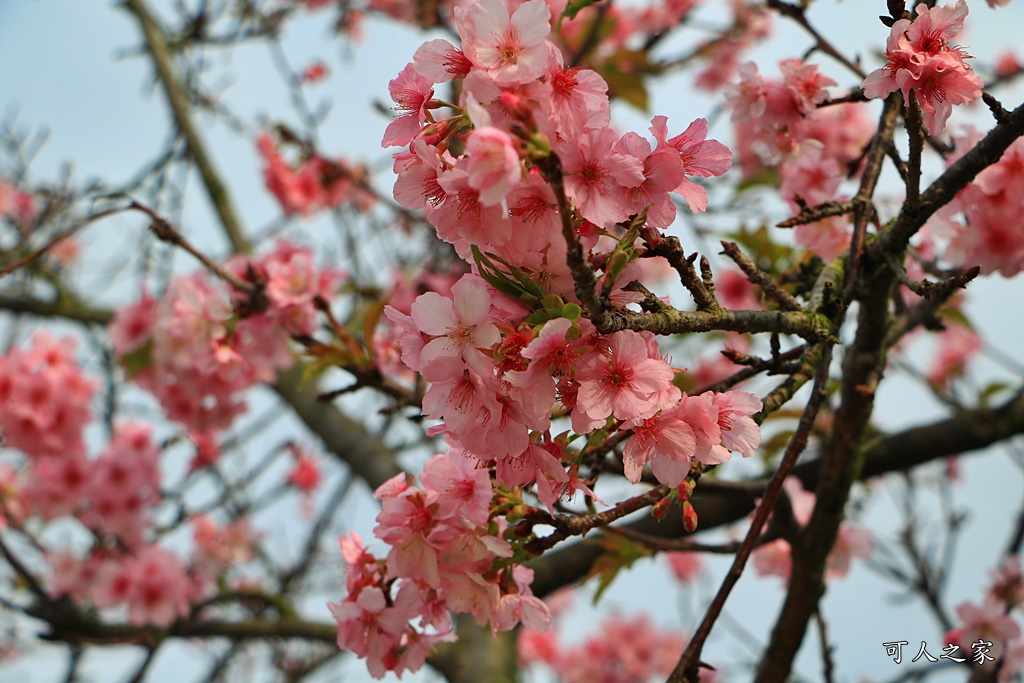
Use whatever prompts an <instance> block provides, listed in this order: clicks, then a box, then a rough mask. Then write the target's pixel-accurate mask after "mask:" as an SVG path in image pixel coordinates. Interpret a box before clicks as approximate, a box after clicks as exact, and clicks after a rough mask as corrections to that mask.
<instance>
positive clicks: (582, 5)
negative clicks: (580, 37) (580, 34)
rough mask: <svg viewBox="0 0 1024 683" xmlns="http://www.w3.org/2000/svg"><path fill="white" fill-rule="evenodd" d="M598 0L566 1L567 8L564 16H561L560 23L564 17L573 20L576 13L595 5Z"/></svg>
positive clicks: (563, 13)
mask: <svg viewBox="0 0 1024 683" xmlns="http://www.w3.org/2000/svg"><path fill="white" fill-rule="evenodd" d="M597 2H598V0H570V1H569V2H568V3H566V5H565V10H564V11H563V12H562V16H561V17H559V23H561V20H562V19H568V20H569V21H572V20H573V19H575V18H576V15H577V14H579V13H580V11H582V10H585V9H586V8H588V7H590V6H592V5H595V4H596V3H597Z"/></svg>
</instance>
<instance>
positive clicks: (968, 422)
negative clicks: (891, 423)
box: [530, 395, 1024, 596]
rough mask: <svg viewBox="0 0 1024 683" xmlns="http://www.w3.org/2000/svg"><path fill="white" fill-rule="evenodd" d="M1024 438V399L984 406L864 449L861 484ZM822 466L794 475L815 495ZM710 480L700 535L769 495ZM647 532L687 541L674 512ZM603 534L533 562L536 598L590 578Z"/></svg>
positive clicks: (758, 483) (701, 499)
mask: <svg viewBox="0 0 1024 683" xmlns="http://www.w3.org/2000/svg"><path fill="white" fill-rule="evenodd" d="M1019 434H1024V395H1018V396H1017V397H1015V398H1013V399H1011V400H1009V401H1007V402H1006V403H1004V404H1002V405H1000V406H997V407H994V408H980V409H977V410H969V411H963V412H960V413H957V414H955V415H953V416H951V417H948V418H946V419H943V420H938V421H936V422H931V423H928V424H925V425H921V426H918V427H913V428H911V429H907V430H905V431H902V432H899V433H896V434H892V435H890V436H886V437H883V438H879V439H877V440H875V441H874V442H872V444H871V445H869V446H867V447H866V448H865V451H864V463H863V466H862V467H861V469H860V472H859V478H860V479H862V480H867V479H872V478H874V477H879V476H882V475H885V474H889V473H892V472H900V471H904V470H910V469H913V468H915V467H919V466H921V465H924V464H927V463H930V462H935V461H939V460H942V459H943V458H947V457H949V456H951V455H963V454H968V453H972V452H973V453H977V452H980V451H981V449H984V448H987V447H989V446H991V445H993V444H995V443H998V442H1000V441H1003V440H1005V439H1008V438H1011V437H1013V436H1016V435H1019ZM821 467H822V460H821V459H820V458H817V459H814V460H809V461H807V462H804V463H801V464H799V465H797V466H796V467H794V468H793V471H792V474H793V476H795V477H797V478H798V479H800V481H801V483H802V484H803V487H804V488H805V489H806V490H808V491H813V490H814V489H815V488H816V487H817V484H818V479H819V475H820V471H821ZM714 484H717V482H714V481H711V480H705V481H703V482H702V483H701V484H700V485H698V486H697V488H696V490H695V491H694V493H693V495H692V496H691V497H690V499H689V500H690V502H691V503H692V504H693V506H694V508H695V509H696V511H697V516H698V517H699V518H700V531H708V530H710V529H714V528H717V527H720V526H723V525H725V524H730V523H732V522H735V521H737V520H740V519H743V518H745V517H746V516H747V515H749V514H750V512H751V510H753V509H754V501H755V500H756V499H757V498H760V497H761V496H763V495H764V489H765V486H766V485H767V482H766V481H765V480H753V481H748V482H739V483H731V484H730V485H729V486H721V485H714ZM629 528H630V529H634V530H637V531H640V532H643V533H647V534H651V535H655V536H658V537H660V538H682V537H683V536H684V535H685V534H686V532H685V530H684V529H683V525H682V520H681V519H679V518H677V516H676V515H674V513H670V514H669V515H667V516H666V517H665V518H664V519H663V520H661V521H658V520H656V519H654V518H653V517H647V518H644V519H642V520H639V521H637V522H635V523H633V524H630V525H629ZM598 539H599V536H598V535H595V536H594V537H588V538H587V539H586V540H584V541H583V542H581V543H577V544H574V545H571V546H566V547H564V548H559V549H557V550H554V551H551V552H548V553H545V554H544V556H543V557H540V558H538V559H537V560H534V561H533V562H531V563H530V567H531V568H532V569H534V571H535V572H536V575H535V577H534V582H533V586H532V588H533V591H534V593H535V594H537V595H540V596H543V595H547V594H548V593H551V592H552V591H554V590H557V589H558V588H561V587H563V586H565V585H567V584H571V583H573V582H575V581H579V580H580V579H582V578H583V577H585V576H587V575H588V573H589V571H590V567H591V565H592V564H593V563H594V561H595V560H596V559H597V558H598V557H600V556H601V554H602V553H603V552H604V550H603V548H602V546H601V545H600V543H599V542H598Z"/></svg>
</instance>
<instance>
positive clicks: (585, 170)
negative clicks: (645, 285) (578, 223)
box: [533, 0, 644, 226]
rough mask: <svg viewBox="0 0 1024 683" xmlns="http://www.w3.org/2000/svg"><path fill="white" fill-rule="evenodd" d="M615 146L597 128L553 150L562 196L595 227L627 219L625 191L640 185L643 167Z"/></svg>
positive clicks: (612, 139)
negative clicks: (558, 163)
mask: <svg viewBox="0 0 1024 683" xmlns="http://www.w3.org/2000/svg"><path fill="white" fill-rule="evenodd" d="M533 1H536V0H533ZM615 143H616V138H615V134H614V133H613V132H612V131H611V130H610V129H608V128H601V129H598V130H590V131H586V132H585V133H584V134H583V135H582V136H581V137H579V138H578V139H575V140H568V141H566V142H565V143H563V144H561V145H558V146H557V148H556V151H557V152H558V155H559V158H560V159H561V160H562V169H563V171H564V173H565V191H566V194H567V195H568V196H569V197H570V198H571V199H572V200H573V202H574V203H575V204H576V210H577V211H579V214H580V216H582V217H583V218H585V219H586V220H588V221H590V222H591V223H594V224H595V225H598V226H606V225H610V224H612V223H617V222H619V221H622V220H625V219H626V218H628V217H629V215H630V209H631V206H632V200H631V192H629V191H630V190H631V189H632V188H634V187H638V186H639V185H640V184H641V183H643V182H644V172H643V163H642V162H641V161H640V160H638V159H637V158H636V157H634V156H631V155H629V154H623V153H621V152H616V151H615Z"/></svg>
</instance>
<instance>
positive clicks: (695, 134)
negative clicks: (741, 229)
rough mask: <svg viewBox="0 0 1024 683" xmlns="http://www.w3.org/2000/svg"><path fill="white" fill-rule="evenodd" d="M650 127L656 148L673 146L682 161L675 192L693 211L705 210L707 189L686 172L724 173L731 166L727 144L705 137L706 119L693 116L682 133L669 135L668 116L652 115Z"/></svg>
mask: <svg viewBox="0 0 1024 683" xmlns="http://www.w3.org/2000/svg"><path fill="white" fill-rule="evenodd" d="M650 131H651V133H652V134H654V138H655V140H657V142H658V147H657V148H658V149H659V150H660V149H665V148H671V149H674V150H676V151H677V152H678V153H679V158H680V159H681V160H682V162H683V174H684V177H683V179H682V180H680V182H679V186H678V187H676V188H675V192H677V193H679V194H681V195H682V196H683V199H685V200H686V204H687V205H688V206H689V207H690V210H691V211H693V212H694V213H701V212H703V211H705V210H707V207H708V193H707V191H706V190H705V189H704V188H703V187H701V186H700V185H697V184H696V183H695V182H693V181H692V180H690V179H689V178H686V177H685V176H695V177H699V178H709V177H717V176H720V175H723V174H724V173H725V172H726V171H728V170H729V167H730V166H732V153H731V152H730V151H729V148H728V147H726V146H725V145H723V144H722V143H721V142H718V141H717V140H708V139H707V135H708V122H707V119H695V120H694V121H693V122H691V123H690V125H689V126H687V128H686V130H684V131H683V132H682V133H680V134H679V135H676V136H675V137H673V138H668V117H666V116H655V117H654V118H653V119H651V128H650Z"/></svg>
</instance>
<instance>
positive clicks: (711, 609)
mask: <svg viewBox="0 0 1024 683" xmlns="http://www.w3.org/2000/svg"><path fill="white" fill-rule="evenodd" d="M831 355H832V345H831V344H826V345H825V346H824V349H823V350H822V358H821V362H820V365H819V366H818V372H817V375H816V376H815V378H814V388H813V390H812V392H811V396H810V398H809V399H808V401H807V405H806V407H805V408H804V411H803V414H802V415H801V416H800V421H799V423H798V424H797V428H796V432H795V433H794V434H793V437H792V438H791V439H790V441H789V444H788V445H787V446H786V451H785V454H784V455H783V456H782V461H781V462H780V463H779V467H778V469H777V470H776V471H775V474H774V475H773V476H772V478H771V481H769V482H768V486H767V487H766V489H765V493H764V498H763V499H762V500H761V502H760V503H759V504H758V506H757V509H756V510H755V511H754V519H753V520H752V521H751V523H750V528H749V529H748V530H747V535H746V536H745V537H744V538H743V542H742V544H741V545H740V549H739V550H738V551H737V552H736V555H735V557H734V558H733V562H732V565H731V566H730V567H729V573H728V574H727V575H726V577H725V579H724V580H723V581H722V585H721V586H720V587H719V589H718V592H717V593H716V594H715V597H714V599H712V601H711V604H710V605H709V606H708V609H707V612H706V613H705V615H704V618H703V619H702V620H701V623H700V625H699V626H698V627H697V630H696V632H694V634H693V637H692V638H690V642H689V643H688V644H687V646H686V649H685V650H684V651H683V654H682V656H680V658H679V661H678V662H677V663H676V666H675V668H674V669H673V670H672V673H671V674H670V675H669V677H668V683H684V682H686V681H696V680H698V678H699V673H698V670H699V666H700V657H701V653H702V651H703V649H704V643H705V641H706V640H707V638H708V636H709V635H711V629H712V628H713V627H714V625H715V622H716V621H717V620H718V617H719V615H721V613H722V609H723V608H724V607H725V602H726V600H727V599H728V597H729V594H730V593H731V592H732V589H733V587H734V586H735V585H736V583H737V582H738V581H739V580H740V577H741V576H743V569H744V567H746V564H747V560H748V559H749V557H750V554H751V553H752V552H753V551H754V547H755V546H756V545H757V540H758V538H760V536H761V531H762V529H764V526H765V524H766V523H767V521H768V516H769V515H770V514H771V512H772V508H773V507H774V505H775V500H776V498H778V496H779V493H780V492H781V491H782V483H783V481H785V479H786V477H787V476H789V473H790V471H791V470H792V469H793V466H794V465H795V464H796V460H797V458H798V457H799V456H800V454H801V453H803V451H804V448H806V447H807V441H808V439H809V437H810V433H811V429H812V428H813V427H814V421H815V419H816V418H817V416H818V411H819V409H820V408H821V405H822V403H823V401H824V400H825V395H826V386H827V383H828V376H829V365H830V363H829V361H830V360H831Z"/></svg>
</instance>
